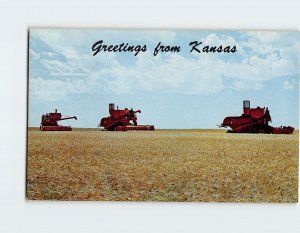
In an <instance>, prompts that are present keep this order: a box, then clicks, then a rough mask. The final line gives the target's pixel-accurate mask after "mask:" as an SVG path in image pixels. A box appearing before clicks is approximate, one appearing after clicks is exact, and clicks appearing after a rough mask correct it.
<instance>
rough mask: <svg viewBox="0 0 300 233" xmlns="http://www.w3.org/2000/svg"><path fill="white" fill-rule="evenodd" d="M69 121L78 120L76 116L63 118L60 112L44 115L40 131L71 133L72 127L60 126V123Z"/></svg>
mask: <svg viewBox="0 0 300 233" xmlns="http://www.w3.org/2000/svg"><path fill="white" fill-rule="evenodd" d="M68 119H75V120H77V117H76V116H72V117H69V116H62V115H61V113H60V112H57V109H55V112H50V113H46V114H43V115H42V121H41V125H40V130H42V131H71V130H72V128H71V126H61V125H58V124H57V122H58V121H63V120H68Z"/></svg>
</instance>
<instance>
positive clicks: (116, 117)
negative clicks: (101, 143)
mask: <svg viewBox="0 0 300 233" xmlns="http://www.w3.org/2000/svg"><path fill="white" fill-rule="evenodd" d="M136 113H141V110H137V111H133V110H132V109H130V110H128V109H127V108H125V109H124V110H119V109H118V108H117V109H115V104H109V114H110V116H109V117H103V118H102V119H101V121H100V124H99V126H102V127H104V129H106V130H108V131H127V130H154V125H138V124H137V117H136Z"/></svg>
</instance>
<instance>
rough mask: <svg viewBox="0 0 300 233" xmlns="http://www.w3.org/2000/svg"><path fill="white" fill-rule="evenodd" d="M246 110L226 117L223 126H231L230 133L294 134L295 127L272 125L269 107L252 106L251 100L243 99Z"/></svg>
mask: <svg viewBox="0 0 300 233" xmlns="http://www.w3.org/2000/svg"><path fill="white" fill-rule="evenodd" d="M243 109H244V112H243V114H242V115H241V116H229V117H226V118H225V119H224V121H223V123H222V124H221V127H230V128H231V129H232V130H228V131H227V132H228V133H269V134H270V133H273V134H292V133H293V132H294V128H293V127H291V126H281V127H272V126H270V125H269V122H272V118H271V115H270V111H269V109H268V108H265V107H264V108H260V107H257V108H250V101H249V100H244V101H243Z"/></svg>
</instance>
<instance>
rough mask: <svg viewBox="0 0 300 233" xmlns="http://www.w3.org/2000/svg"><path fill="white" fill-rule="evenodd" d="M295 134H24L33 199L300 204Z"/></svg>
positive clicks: (207, 131) (29, 194) (297, 136)
mask: <svg viewBox="0 0 300 233" xmlns="http://www.w3.org/2000/svg"><path fill="white" fill-rule="evenodd" d="M298 138H299V135H298V132H296V133H294V134H293V135H263V134H226V133H225V131H222V130H156V131H154V132H146V131H131V132H105V131H99V130H85V129H81V130H76V129H75V130H74V131H72V132H40V131H38V130H34V129H29V130H28V155H27V198H28V199H31V200H104V201H172V202H173V201H180V202H182V201H189V202H190V201H197V202H198V201H202V202H208V201H212V202H297V201H298V158H299V156H298V150H299V146H298V145H299V139H298Z"/></svg>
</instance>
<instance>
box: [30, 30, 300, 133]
mask: <svg viewBox="0 0 300 233" xmlns="http://www.w3.org/2000/svg"><path fill="white" fill-rule="evenodd" d="M299 39H300V33H299V32H282V31H281V32H280V31H268V32H267V31H266V32H263V31H261V32H258V31H199V30H97V29H31V30H30V38H29V126H39V124H40V117H41V115H42V114H44V113H47V112H52V111H54V109H56V108H57V109H58V110H59V112H62V114H64V115H76V116H77V117H78V120H77V121H75V120H68V121H65V122H62V123H61V124H62V125H72V126H74V127H92V128H93V127H97V125H98V123H99V121H100V119H101V118H102V117H105V116H108V104H109V103H115V104H116V105H118V106H119V108H125V107H127V108H131V107H132V108H133V109H141V110H142V113H141V114H139V115H138V123H139V124H154V125H155V127H156V128H217V126H216V125H218V124H220V123H221V122H222V121H223V119H224V117H226V116H229V115H230V116H239V115H240V114H241V113H242V101H243V100H245V99H248V100H251V105H252V107H256V106H260V107H269V109H270V113H271V116H272V120H273V121H272V123H271V125H273V126H281V125H291V126H293V127H295V128H299V127H298V120H299V115H298V114H299V75H300V68H299V67H300V59H299V54H300V40H299ZM99 40H103V41H104V44H113V45H116V44H120V43H129V44H130V45H138V44H140V45H144V44H146V45H147V49H148V50H147V51H146V52H144V53H142V52H140V53H139V54H138V55H137V56H134V54H133V53H130V52H122V53H108V52H99V53H98V54H97V55H96V56H92V54H93V51H92V45H93V44H94V43H95V42H97V41H99ZM195 40H197V41H202V42H203V44H204V46H205V45H209V46H219V45H223V46H227V45H230V46H233V45H236V47H237V52H236V53H230V54H224V53H220V54H218V53H209V54H204V53H201V54H198V53H190V52H189V51H190V47H189V43H190V42H191V41H195ZM158 42H161V43H162V44H164V45H167V44H169V45H179V46H181V51H180V52H179V53H164V54H162V53H161V54H159V55H157V56H153V50H154V48H155V46H156V45H157V43H158Z"/></svg>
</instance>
